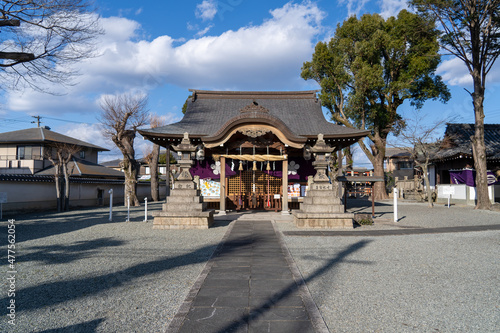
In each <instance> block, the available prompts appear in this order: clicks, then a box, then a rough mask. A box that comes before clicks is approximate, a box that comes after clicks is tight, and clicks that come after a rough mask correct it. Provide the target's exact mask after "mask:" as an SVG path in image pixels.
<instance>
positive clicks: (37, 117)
mask: <svg viewBox="0 0 500 333" xmlns="http://www.w3.org/2000/svg"><path fill="white" fill-rule="evenodd" d="M31 118H35V119H36V121H32V122H31V123H32V124H34V123H36V126H37V127H40V119H42V117H40V116H31Z"/></svg>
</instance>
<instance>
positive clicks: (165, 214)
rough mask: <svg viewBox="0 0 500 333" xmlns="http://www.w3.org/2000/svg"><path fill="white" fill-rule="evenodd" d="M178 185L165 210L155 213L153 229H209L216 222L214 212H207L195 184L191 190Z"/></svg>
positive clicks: (168, 198) (172, 192)
mask: <svg viewBox="0 0 500 333" xmlns="http://www.w3.org/2000/svg"><path fill="white" fill-rule="evenodd" d="M176 185H177V187H176V188H175V189H173V190H172V191H171V192H170V196H169V197H167V202H166V203H165V204H163V207H162V208H163V209H162V210H161V211H159V212H153V217H154V221H153V229H208V228H209V227H210V226H211V225H212V224H213V222H214V211H213V210H206V203H203V198H202V197H201V196H200V191H199V190H197V189H195V188H194V187H195V186H194V182H193V183H192V185H191V188H182V185H180V184H176ZM179 185H180V186H181V188H179ZM187 186H189V185H187Z"/></svg>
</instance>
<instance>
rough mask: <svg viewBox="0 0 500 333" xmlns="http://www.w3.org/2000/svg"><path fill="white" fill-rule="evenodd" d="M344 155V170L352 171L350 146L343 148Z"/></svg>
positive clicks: (352, 162)
mask: <svg viewBox="0 0 500 333" xmlns="http://www.w3.org/2000/svg"><path fill="white" fill-rule="evenodd" d="M344 155H345V162H346V166H345V168H346V170H347V171H352V166H353V164H354V160H353V157H352V150H351V147H350V146H349V147H346V148H344Z"/></svg>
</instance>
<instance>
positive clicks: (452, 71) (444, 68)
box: [436, 57, 472, 86]
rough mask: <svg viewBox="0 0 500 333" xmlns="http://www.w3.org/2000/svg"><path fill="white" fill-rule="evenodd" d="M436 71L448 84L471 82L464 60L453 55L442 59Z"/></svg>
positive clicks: (466, 83) (467, 83)
mask: <svg viewBox="0 0 500 333" xmlns="http://www.w3.org/2000/svg"><path fill="white" fill-rule="evenodd" d="M436 72H437V74H439V75H441V76H442V77H443V80H444V81H445V82H447V83H448V84H450V85H453V86H456V85H459V86H469V85H471V84H472V77H471V76H470V74H469V71H468V69H467V67H466V66H465V64H464V62H463V61H462V60H460V59H458V58H455V57H453V58H451V59H449V60H445V61H443V62H442V63H441V64H440V65H439V67H438V69H437V71H436Z"/></svg>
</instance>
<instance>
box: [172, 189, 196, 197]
mask: <svg viewBox="0 0 500 333" xmlns="http://www.w3.org/2000/svg"><path fill="white" fill-rule="evenodd" d="M200 194H201V191H200V190H193V189H180V188H174V189H173V190H172V191H170V196H171V197H195V196H200Z"/></svg>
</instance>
